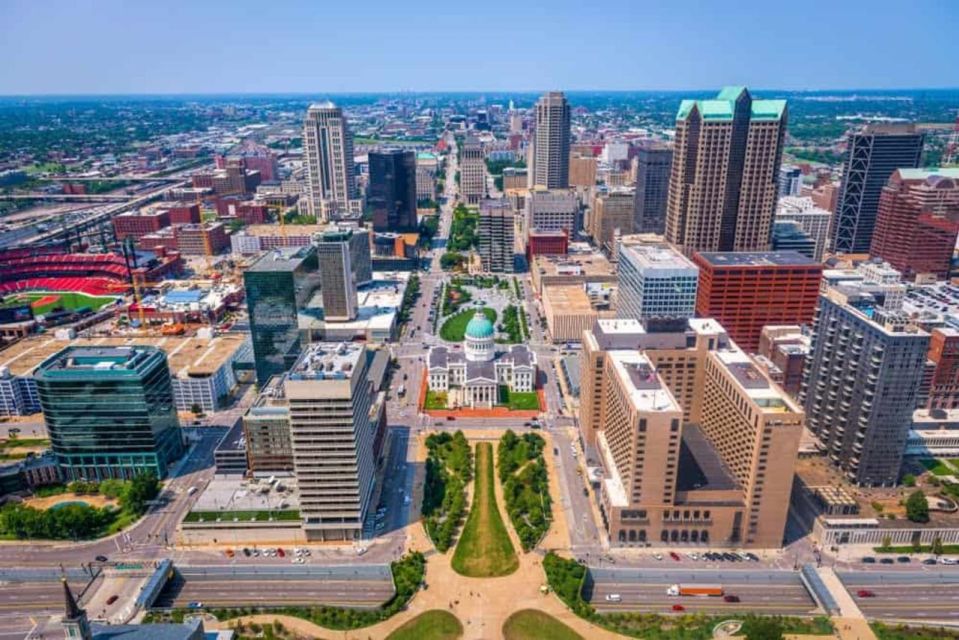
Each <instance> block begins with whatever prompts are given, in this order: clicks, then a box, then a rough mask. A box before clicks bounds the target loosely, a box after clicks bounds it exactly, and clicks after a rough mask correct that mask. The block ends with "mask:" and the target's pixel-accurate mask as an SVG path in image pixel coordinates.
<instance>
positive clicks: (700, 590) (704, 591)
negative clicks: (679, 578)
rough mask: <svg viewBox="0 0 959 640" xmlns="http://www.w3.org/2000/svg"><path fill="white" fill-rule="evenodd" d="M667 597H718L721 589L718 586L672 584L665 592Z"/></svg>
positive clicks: (721, 592)
mask: <svg viewBox="0 0 959 640" xmlns="http://www.w3.org/2000/svg"><path fill="white" fill-rule="evenodd" d="M666 595H668V596H698V597H701V598H708V597H720V596H722V595H723V587H722V585H718V584H674V585H672V586H671V587H669V589H667V590H666Z"/></svg>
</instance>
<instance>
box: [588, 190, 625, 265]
mask: <svg viewBox="0 0 959 640" xmlns="http://www.w3.org/2000/svg"><path fill="white" fill-rule="evenodd" d="M592 204H593V206H592V208H591V210H590V212H589V234H590V235H591V236H592V237H593V242H594V243H596V246H597V247H599V249H600V250H602V251H603V252H604V253H605V254H606V255H607V256H611V255H613V254H614V253H615V252H616V247H615V244H616V241H617V239H618V238H619V236H621V235H628V234H631V233H632V232H633V218H634V202H633V190H632V189H630V188H627V187H614V188H612V189H607V188H602V189H597V190H596V192H595V193H594V194H593V203H592Z"/></svg>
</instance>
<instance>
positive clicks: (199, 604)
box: [187, 601, 203, 609]
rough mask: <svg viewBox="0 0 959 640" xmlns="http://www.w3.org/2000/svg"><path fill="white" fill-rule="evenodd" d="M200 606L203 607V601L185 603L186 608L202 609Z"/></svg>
mask: <svg viewBox="0 0 959 640" xmlns="http://www.w3.org/2000/svg"><path fill="white" fill-rule="evenodd" d="M202 608H203V603H202V602H199V601H196V602H191V603H190V604H188V605H187V609H202Z"/></svg>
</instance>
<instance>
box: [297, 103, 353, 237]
mask: <svg viewBox="0 0 959 640" xmlns="http://www.w3.org/2000/svg"><path fill="white" fill-rule="evenodd" d="M303 155H304V158H305V161H306V175H307V204H308V206H309V211H310V215H312V216H314V217H316V219H317V221H319V222H326V221H328V220H330V219H336V218H340V217H345V216H346V215H347V214H354V215H359V214H362V201H361V200H360V199H359V196H358V193H357V189H356V175H355V168H354V165H353V134H352V133H351V132H350V127H349V125H348V124H347V122H346V118H345V117H344V116H343V110H342V109H341V108H340V107H337V106H336V105H334V104H333V103H332V102H330V101H326V102H322V103H319V104H313V105H310V108H309V110H308V111H307V113H306V122H305V123H304V125H303Z"/></svg>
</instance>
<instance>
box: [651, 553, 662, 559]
mask: <svg viewBox="0 0 959 640" xmlns="http://www.w3.org/2000/svg"><path fill="white" fill-rule="evenodd" d="M653 557H654V558H656V559H657V560H662V559H663V554H661V553H654V554H653Z"/></svg>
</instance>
